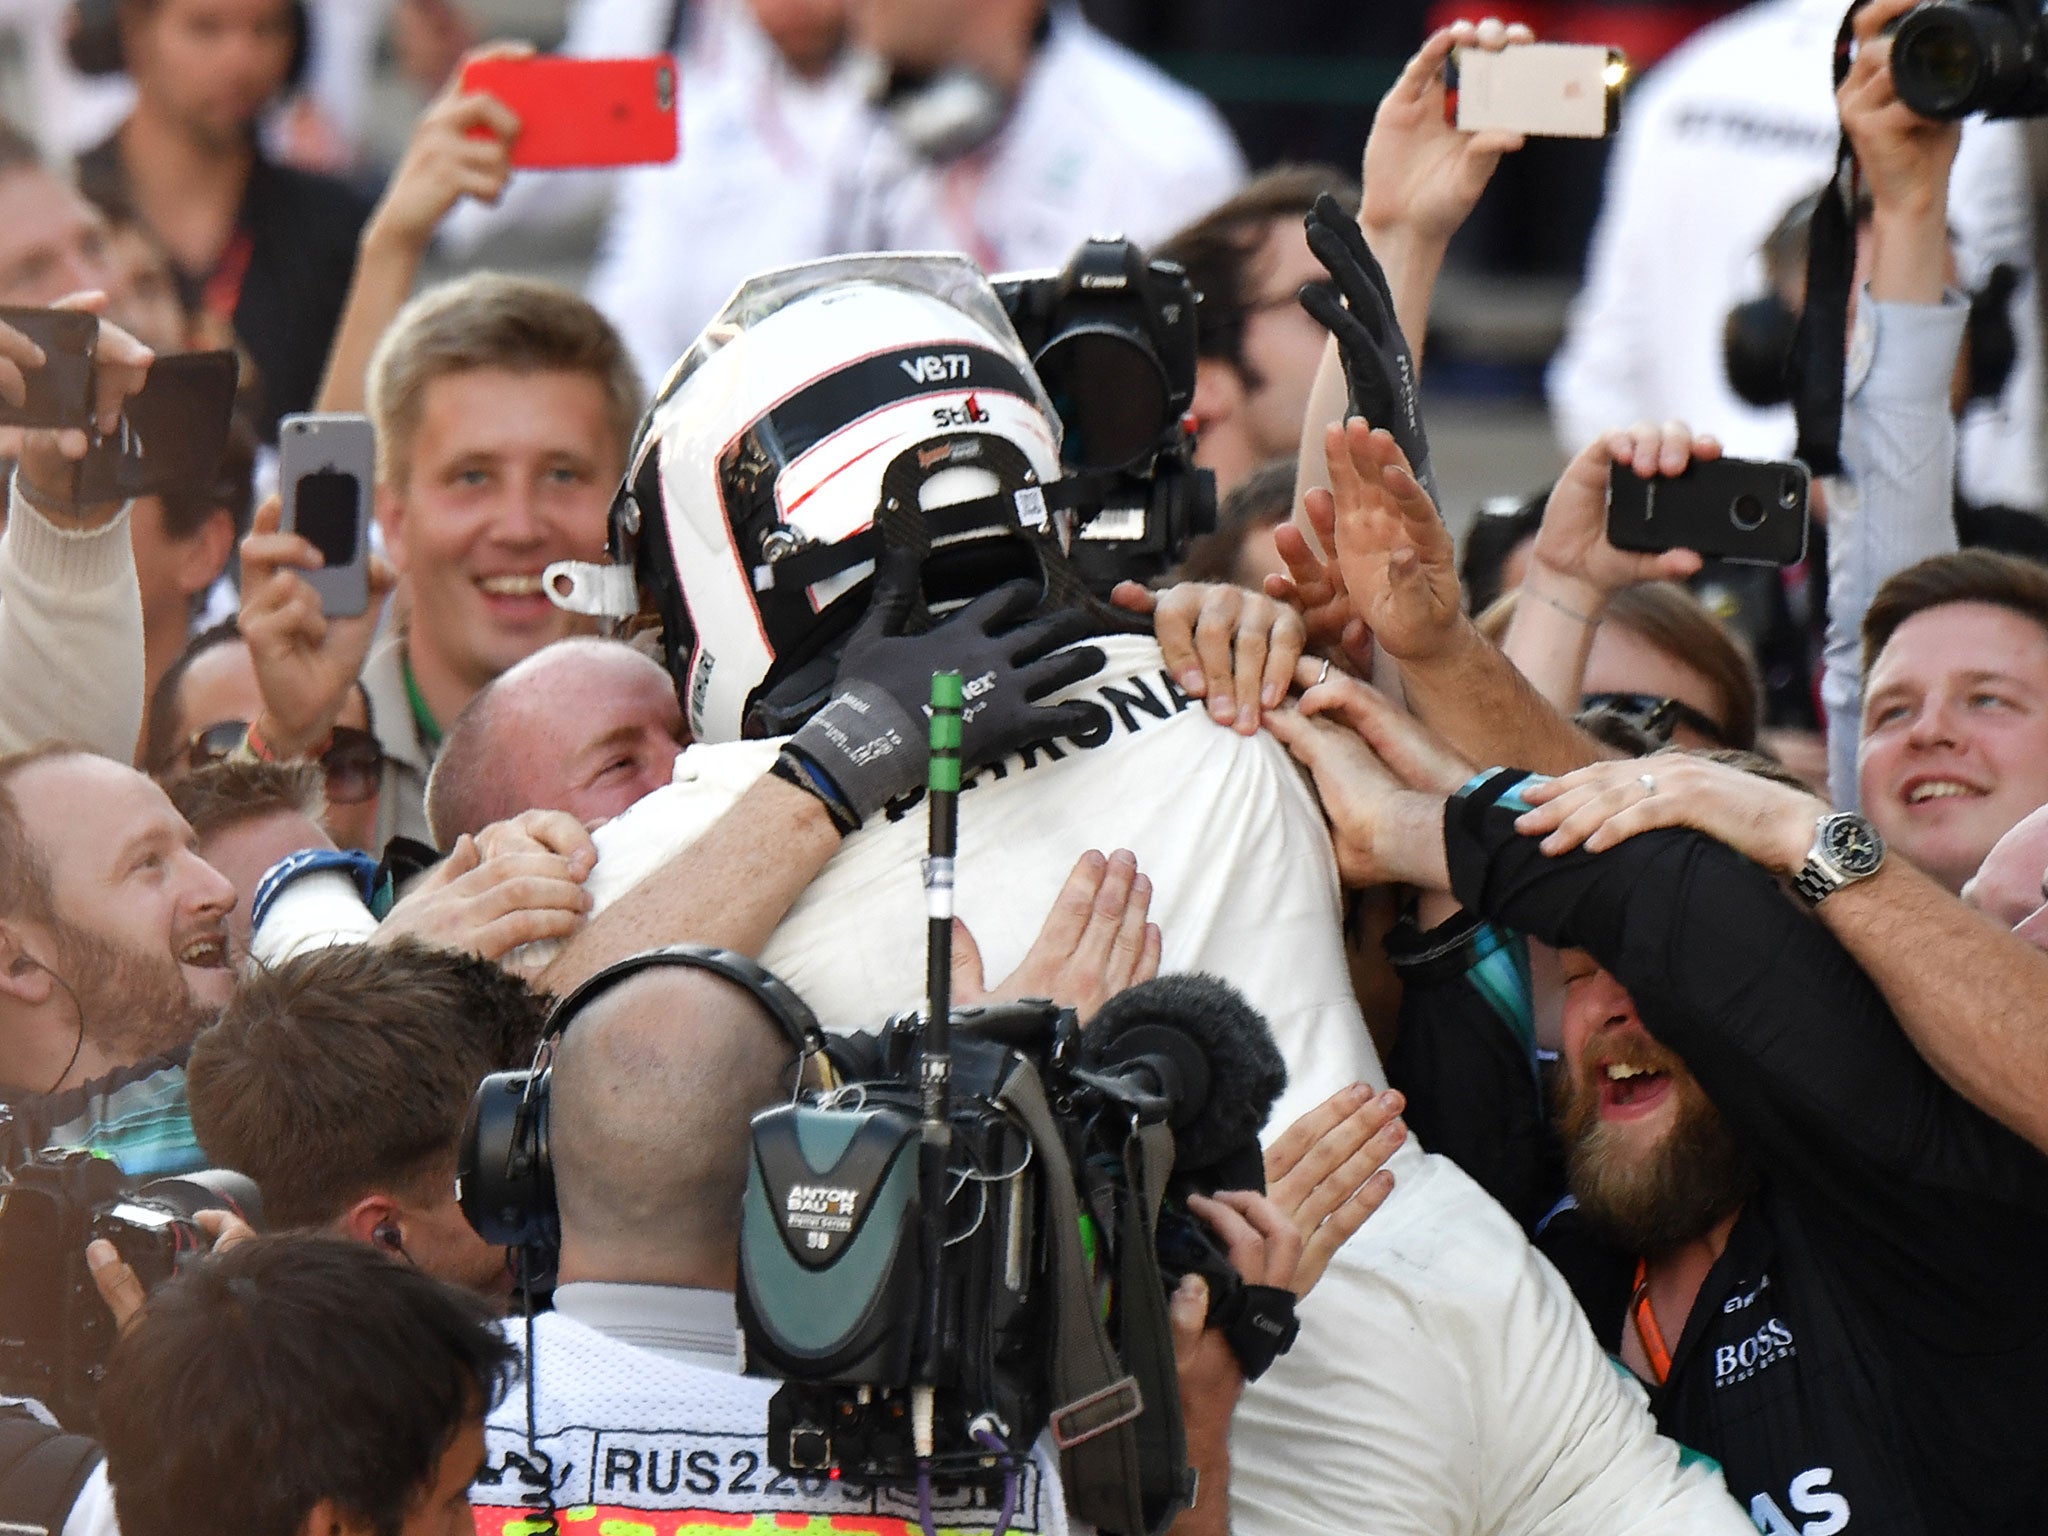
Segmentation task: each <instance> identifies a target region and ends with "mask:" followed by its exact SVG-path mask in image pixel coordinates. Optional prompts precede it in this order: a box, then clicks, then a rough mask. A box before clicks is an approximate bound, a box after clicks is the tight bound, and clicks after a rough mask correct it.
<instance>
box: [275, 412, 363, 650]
mask: <svg viewBox="0 0 2048 1536" xmlns="http://www.w3.org/2000/svg"><path fill="white" fill-rule="evenodd" d="M278 460H279V462H278V491H279V494H280V495H281V496H282V497H283V499H284V521H283V524H282V527H283V531H285V532H287V533H296V534H297V535H299V537H301V538H303V539H305V540H306V541H307V542H309V543H310V544H312V546H313V547H314V548H315V549H317V550H319V551H320V558H321V560H322V562H323V564H321V565H320V566H319V567H318V568H317V569H312V570H306V571H302V572H300V575H301V576H302V577H303V578H304V579H305V581H306V582H307V583H308V584H309V585H310V586H311V587H312V588H313V590H314V591H315V592H318V593H319V594H320V611H321V612H322V613H323V614H326V615H327V616H328V617H329V618H353V617H354V616H356V615H357V614H360V613H362V612H363V611H364V610H365V609H367V608H368V607H369V604H370V506H371V494H372V491H373V489H374V487H375V485H376V478H377V435H376V431H375V429H374V428H373V427H372V426H371V425H370V419H369V418H368V417H367V416H358V415H349V414H339V413H337V414H334V415H325V416H320V415H305V416H287V417H285V419H284V420H283V421H282V422H281V423H279V425H278Z"/></svg>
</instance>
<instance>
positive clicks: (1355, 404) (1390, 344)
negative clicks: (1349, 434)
mask: <svg viewBox="0 0 2048 1536" xmlns="http://www.w3.org/2000/svg"><path fill="white" fill-rule="evenodd" d="M1307 228H1308V248H1309V250H1311V251H1312V252H1314V253H1315V258H1316V260H1318V261H1320V262H1321V263H1322V264H1323V265H1324V267H1326V268H1327V269H1328V270H1329V273H1330V276H1331V277H1332V278H1333V279H1335V280H1336V284H1337V290H1338V293H1341V294H1342V295H1343V297H1342V299H1339V298H1338V296H1337V294H1335V293H1332V292H1330V290H1329V289H1328V288H1325V287H1322V286H1320V285H1318V284H1314V283H1310V284H1308V285H1307V286H1306V287H1304V288H1303V289H1302V290H1301V307H1302V308H1303V309H1305V310H1307V311H1308V312H1309V313H1310V314H1311V315H1313V316H1315V318H1316V320H1317V322H1318V323H1320V324H1321V325H1322V326H1323V328H1324V329H1325V330H1327V331H1328V332H1329V333H1330V334H1331V335H1332V336H1334V337H1336V338H1337V353H1338V355H1339V356H1340V357H1341V358H1342V359H1343V361H1344V381H1345V383H1346V384H1347V385H1349V386H1350V390H1351V414H1352V415H1353V416H1363V417H1364V418H1365V419H1366V420H1367V421H1369V422H1371V423H1372V424H1373V425H1374V426H1376V427H1385V428H1386V429H1387V431H1389V432H1391V433H1392V434H1393V435H1394V441H1395V442H1397V443H1399V444H1400V445H1401V451H1402V453H1404V454H1406V455H1407V457H1408V464H1409V467H1410V468H1411V469H1413V470H1414V471H1415V478H1416V479H1417V480H1418V481H1419V482H1420V483H1421V485H1422V488H1423V489H1424V490H1425V491H1427V492H1429V498H1430V500H1431V501H1435V500H1436V475H1435V472H1434V471H1433V470H1432V469H1431V468H1430V464H1429V438H1428V437H1427V436H1426V435H1425V434H1424V433H1423V430H1422V388H1421V380H1420V379H1418V378H1417V377H1416V373H1415V359H1414V357H1413V356H1412V355H1411V354H1410V352H1409V350H1408V341H1407V338H1406V337H1404V336H1403V335H1402V334H1401V327H1400V324H1399V322H1398V321H1396V320H1395V318H1394V295H1393V291H1392V290H1391V289H1390V288H1388V286H1387V275H1386V273H1384V272H1382V271H1381V270H1380V264H1379V262H1378V261H1377V260H1376V259H1375V258H1374V256H1373V254H1372V249H1371V247H1369V246H1368V245H1367V244H1366V243H1365V236H1364V235H1363V234H1362V233H1361V232H1360V231H1359V228H1358V224H1357V222H1356V221H1355V220H1353V219H1352V218H1350V217H1349V216H1348V215H1347V214H1346V213H1345V212H1344V210H1343V209H1342V208H1341V207H1339V206H1338V204H1337V200H1336V199H1335V198H1333V197H1331V196H1330V195H1329V193H1327V192H1325V193H1324V194H1323V195H1322V196H1321V197H1318V198H1317V199H1316V204H1315V207H1314V208H1312V209H1310V210H1309V215H1308V219H1307Z"/></svg>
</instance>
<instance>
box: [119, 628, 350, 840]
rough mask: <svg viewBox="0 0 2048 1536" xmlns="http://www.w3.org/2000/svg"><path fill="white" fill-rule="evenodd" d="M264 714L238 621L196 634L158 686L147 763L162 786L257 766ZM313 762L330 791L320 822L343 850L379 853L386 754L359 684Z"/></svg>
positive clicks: (324, 787)
mask: <svg viewBox="0 0 2048 1536" xmlns="http://www.w3.org/2000/svg"><path fill="white" fill-rule="evenodd" d="M262 709H263V694H262V692H261V690H260V689H259V688H258V687H257V683H256V666H255V662H254V661H253V660H252V659H251V657H250V654H249V646H248V642H247V641H245V640H244V639H243V638H242V633H241V629H240V626H239V625H238V623H237V622H236V621H235V620H233V619H227V620H225V621H223V622H222V623H220V624H217V625H215V626H214V627H213V628H212V629H209V630H207V631H205V632H204V633H203V634H200V635H197V636H195V637H194V638H193V640H192V642H191V643H190V644H189V645H187V646H186V648H185V652H184V654H183V655H181V656H180V657H179V658H178V659H177V660H176V661H175V662H173V663H172V664H171V667H170V669H169V670H168V671H167V672H165V674H164V677H163V681H162V682H160V683H159V684H158V685H157V691H156V696H155V697H154V698H153V699H152V700H151V701H150V716H149V720H150V730H149V740H148V742H147V743H146V746H145V750H144V754H143V760H144V764H145V766H147V768H148V769H149V772H150V773H151V775H152V776H153V777H155V778H156V779H158V780H159V781H160V782H162V783H165V784H173V783H175V782H176V781H178V780H180V779H182V778H183V777H184V776H185V775H187V774H188V773H191V772H192V771H194V770H196V769H199V768H204V767H206V766H207V765H208V764H210V763H216V762H221V761H224V760H228V759H234V760H236V761H251V760H253V759H252V758H251V757H250V755H249V754H248V752H247V750H246V746H245V741H246V737H247V735H248V730H249V723H250V722H251V721H253V720H254V719H255V718H256V717H257V715H258V714H260V713H261V712H262ZM307 756H308V757H309V758H310V759H311V760H312V761H314V762H315V763H317V764H318V766H319V770H320V778H321V781H322V785H321V787H322V788H323V790H324V793H325V808H324V810H322V811H321V812H320V813H318V814H317V816H316V818H315V819H316V820H317V821H318V822H319V823H320V825H321V826H322V827H323V828H324V829H325V830H326V833H327V835H328V836H329V837H331V838H332V839H333V840H334V842H335V844H336V845H337V846H339V847H342V848H356V849H361V850H363V851H365V852H375V851H376V848H377V844H376V833H377V812H378V795H379V793H380V791H381V788H382V777H383V771H384V749H383V748H382V747H381V746H380V745H379V744H378V741H377V733H376V723H375V718H374V716H373V715H372V713H371V710H370V696H369V694H368V693H367V692H366V691H365V690H364V688H363V686H362V684H361V683H360V682H358V683H357V684H356V685H355V686H354V687H353V688H352V689H351V690H350V693H349V696H348V700H347V702H346V703H344V704H343V706H342V709H341V717H340V719H339V720H338V721H337V722H336V723H335V725H334V726H333V728H332V729H331V731H330V732H329V733H328V739H327V742H326V744H325V746H324V747H322V748H321V749H320V750H319V751H317V752H312V753H308V754H307ZM305 846H309V847H310V846H312V845H311V844H307V845H305ZM289 851H290V850H287V852H289Z"/></svg>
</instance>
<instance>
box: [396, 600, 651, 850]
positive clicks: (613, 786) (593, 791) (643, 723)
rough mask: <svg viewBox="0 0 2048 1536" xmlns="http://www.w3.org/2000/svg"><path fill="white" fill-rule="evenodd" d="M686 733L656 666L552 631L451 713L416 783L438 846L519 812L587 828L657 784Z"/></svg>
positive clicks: (615, 647)
mask: <svg viewBox="0 0 2048 1536" xmlns="http://www.w3.org/2000/svg"><path fill="white" fill-rule="evenodd" d="M685 739H686V738H685V735H684V731H683V711H682V706H681V705H679V704H678V703H677V702H676V695H675V688H674V685H673V684H672V683H671V682H670V681H669V676H668V673H667V672H666V671H665V670H664V669H663V668H662V666H661V664H660V663H658V662H655V661H652V660H650V659H649V658H648V657H646V656H643V655H642V654H641V653H640V652H638V651H636V650H635V649H633V647H632V646H630V645H626V644H624V643H623V642H621V641H617V640H593V639H589V638H587V637H579V638H576V639H570V640H558V641H556V642H555V643H554V644H553V645H550V646H546V647H544V648H542V649H541V650H538V651H536V652H534V653H533V655H531V656H529V657H527V658H526V659H525V660H524V661H522V662H520V663H519V664H518V665H517V666H515V667H512V668H510V669H509V670H508V671H506V672H505V673H504V675H503V676H501V677H499V678H497V679H496V680H494V681H493V682H491V683H489V684H488V685H486V686H485V687H484V689H483V690H482V691H481V692H480V693H478V694H477V696H476V697H475V698H474V699H472V700H470V702H469V706H468V708H466V709H464V710H463V712H462V713H461V715H459V716H458V717H457V718H456V721H455V723H454V725H453V726H451V727H450V728H449V731H448V739H447V740H446V741H444V742H443V743H442V745H441V751H440V755H439V756H438V757H437V758H436V759H435V762H434V772H433V777H432V778H431V779H429V780H428V783H427V822H428V825H429V826H430V827H431V828H432V830H433V834H434V841H435V842H436V843H437V844H438V845H439V846H441V847H442V848H448V847H451V846H452V845H453V844H454V842H455V839H456V838H458V837H460V836H461V835H462V834H463V833H465V832H468V833H476V832H478V831H481V830H482V829H483V828H485V827H487V826H489V825H490V824H491V823H492V822H494V821H503V820H505V819H506V818H507V817H510V816H516V815H518V814H519V813H520V812H521V811H531V810H548V811H567V812H568V813H569V814H570V815H572V816H574V817H575V818H576V819H577V820H578V821H581V822H582V823H583V824H584V825H585V826H593V825H595V824H597V823H598V822H601V821H608V820H610V819H611V818H612V817H614V816H616V815H618V814H619V812H621V811H623V810H625V809H626V807H628V806H629V805H632V804H633V803H634V802H635V801H636V800H638V799H640V798H641V797H642V796H643V795H646V794H648V793H649V792H651V791H653V790H656V789H659V788H660V787H661V786H662V785H664V784H666V783H668V782H669V780H670V779H671V778H672V777H673V776H674V773H675V761H676V754H677V753H678V752H680V751H681V750H682V747H683V743H684V741H685Z"/></svg>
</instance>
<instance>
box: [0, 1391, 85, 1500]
mask: <svg viewBox="0 0 2048 1536" xmlns="http://www.w3.org/2000/svg"><path fill="white" fill-rule="evenodd" d="M99 1463H100V1448H99V1446H98V1445H97V1444H95V1443H94V1442H93V1441H92V1440H90V1439H88V1438H87V1437H86V1436H84V1435H71V1434H66V1433H65V1432H64V1431H63V1430H61V1429H57V1428H54V1427H53V1426H51V1425H48V1424H45V1423H44V1422H43V1421H42V1420H41V1419H39V1418H37V1417H36V1416H35V1415H34V1414H33V1413H31V1412H30V1411H29V1410H28V1409H27V1408H25V1407H21V1406H19V1405H5V1406H0V1520H6V1521H18V1522H21V1523H24V1524H27V1525H29V1526H35V1527H41V1528H42V1529H43V1530H46V1531H61V1530H62V1529H63V1528H64V1521H65V1519H66V1518H67V1517H68V1516H69V1515H70V1513H71V1506H72V1505H73V1504H75V1503H77V1502H78V1494H79V1490H80V1489H82V1488H83V1487H84V1486H85V1484H86V1480H87V1479H88V1478H90V1477H91V1476H92V1469H93V1468H94V1467H96V1466H98V1465H99Z"/></svg>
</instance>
